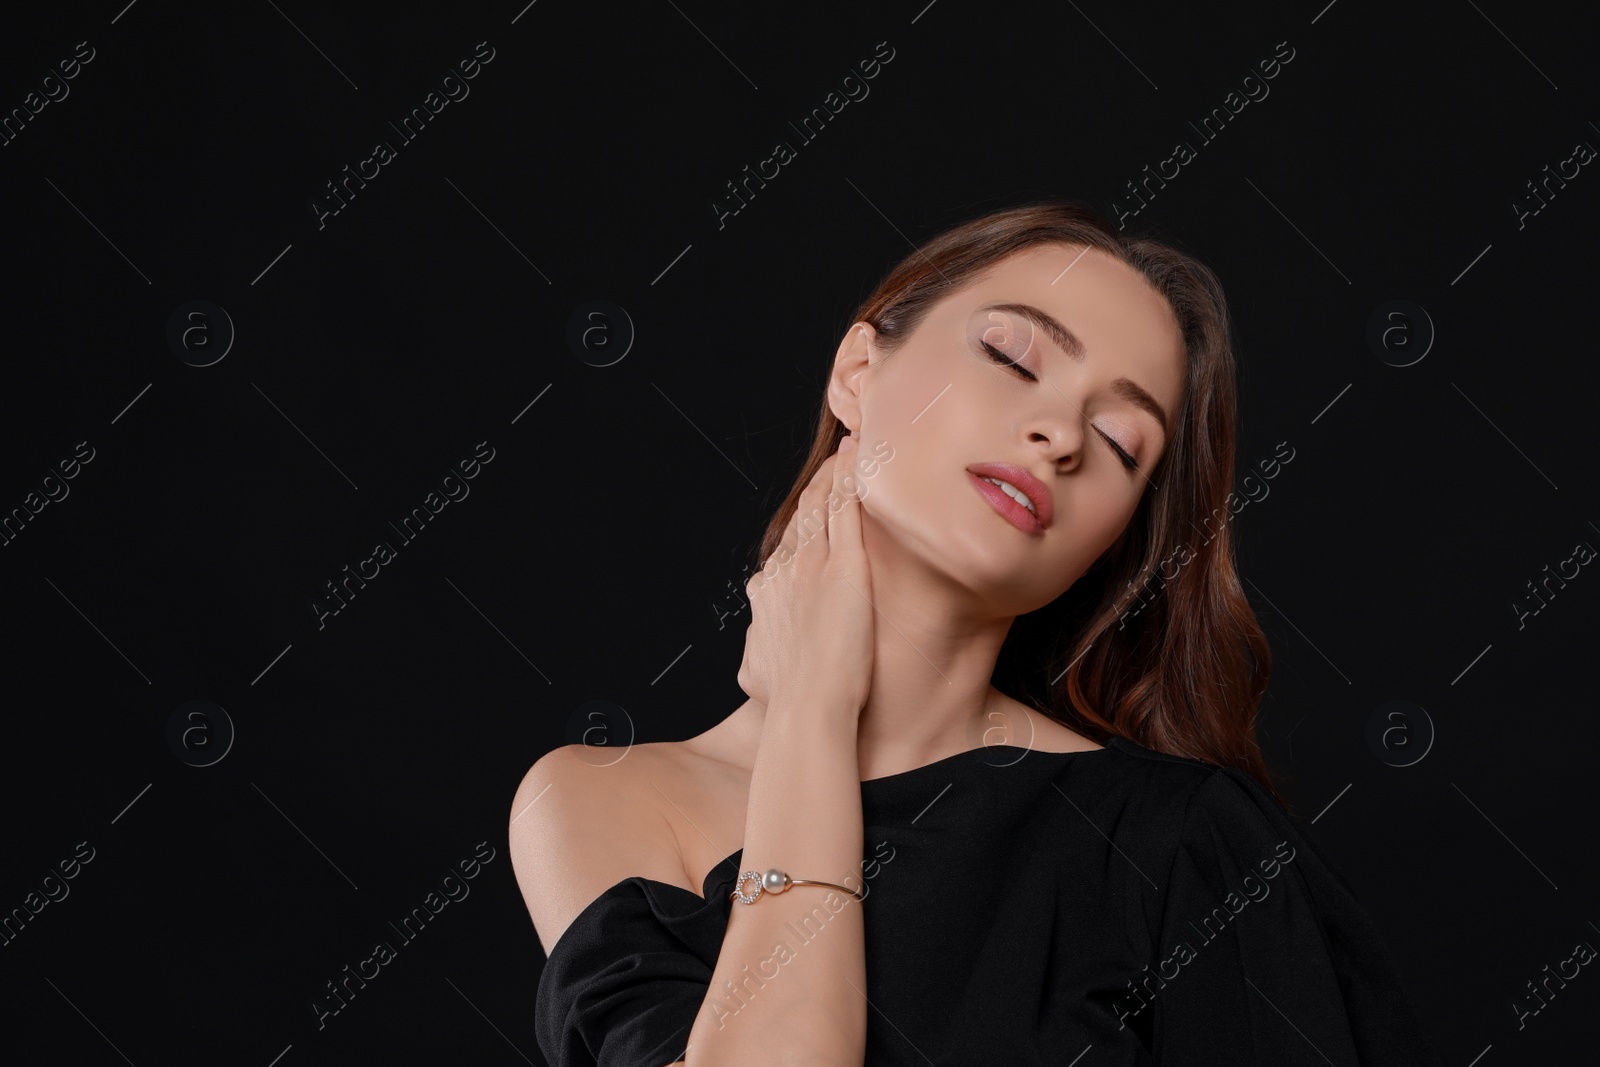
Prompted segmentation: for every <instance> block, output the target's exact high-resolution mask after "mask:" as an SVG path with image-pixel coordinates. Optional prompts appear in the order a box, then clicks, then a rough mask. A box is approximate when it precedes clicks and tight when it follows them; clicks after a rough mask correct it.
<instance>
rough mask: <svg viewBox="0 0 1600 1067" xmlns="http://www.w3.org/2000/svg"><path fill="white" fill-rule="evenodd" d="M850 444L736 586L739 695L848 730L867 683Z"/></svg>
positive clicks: (864, 575) (869, 622)
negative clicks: (839, 722) (744, 615)
mask: <svg viewBox="0 0 1600 1067" xmlns="http://www.w3.org/2000/svg"><path fill="white" fill-rule="evenodd" d="M857 451H858V450H857V448H856V439H855V438H853V437H845V438H844V439H842V440H841V441H840V442H839V449H838V451H836V452H834V454H833V455H832V456H831V457H829V459H828V460H826V461H825V462H824V463H823V464H822V466H821V467H819V468H818V469H817V473H816V474H815V475H814V476H813V477H812V479H811V483H810V484H809V485H807V486H806V488H805V489H804V490H803V491H802V492H801V494H800V502H799V506H798V507H796V508H795V513H794V517H793V519H791V520H790V522H789V527H788V529H787V530H786V531H785V532H784V535H783V540H782V541H781V542H780V543H779V545H778V548H777V550H776V551H774V552H773V553H772V555H771V557H770V558H769V559H768V560H767V561H766V565H765V566H764V567H763V568H762V569H761V570H760V571H759V572H758V573H757V574H755V575H754V576H752V577H751V579H750V580H749V581H748V582H746V583H745V592H746V594H747V595H748V597H749V600H750V609H751V621H750V628H749V630H748V631H747V632H746V633H745V640H744V661H743V662H742V663H741V664H740V665H739V688H741V689H743V690H744V691H745V693H747V694H748V695H749V696H750V697H751V698H752V699H753V700H756V701H758V702H760V703H761V704H762V705H764V706H766V707H767V708H771V707H772V706H774V704H776V705H777V706H778V707H779V708H790V707H794V706H796V704H797V703H801V702H803V703H804V705H805V706H807V707H812V708H837V709H838V710H839V713H840V714H841V715H843V716H847V717H848V719H849V722H850V723H851V724H852V725H854V723H855V722H856V721H857V719H858V717H859V716H860V714H861V709H862V708H863V707H865V706H866V703H867V694H868V693H869V692H870V690H871V686H872V657H873V628H874V619H873V607H872V575H871V573H870V570H869V568H868V565H867V554H866V549H865V548H864V547H863V545H862V540H861V500H860V480H859V476H858V475H857V474H856V470H855V467H856V455H857Z"/></svg>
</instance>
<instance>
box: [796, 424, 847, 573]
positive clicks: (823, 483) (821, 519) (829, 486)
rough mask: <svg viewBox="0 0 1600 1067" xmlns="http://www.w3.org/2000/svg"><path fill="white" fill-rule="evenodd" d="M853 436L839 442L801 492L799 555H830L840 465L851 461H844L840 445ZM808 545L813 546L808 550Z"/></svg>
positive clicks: (798, 515) (797, 516)
mask: <svg viewBox="0 0 1600 1067" xmlns="http://www.w3.org/2000/svg"><path fill="white" fill-rule="evenodd" d="M848 440H850V438H849V437H848V436H847V437H844V438H841V439H840V442H839V445H838V446H836V447H835V448H834V451H833V454H832V455H830V456H829V457H828V458H827V459H825V460H823V461H822V464H821V465H820V466H819V467H818V468H817V472H816V474H814V475H813V476H812V478H811V482H810V484H809V485H807V486H806V490H805V492H804V493H803V494H801V503H800V507H799V508H798V509H796V511H795V522H794V525H795V530H796V533H797V535H798V538H799V543H798V544H797V545H796V546H795V553H796V555H797V556H799V557H802V558H805V559H807V560H809V559H811V558H812V557H813V556H819V555H821V556H826V555H827V547H828V528H829V513H830V511H831V510H832V509H833V508H835V507H837V506H838V505H837V503H836V501H835V498H836V497H837V496H838V493H837V491H836V489H835V485H836V484H837V474H836V472H837V471H838V469H839V464H840V463H841V462H844V463H846V464H848V462H849V461H848V460H841V458H840V448H842V447H843V445H844V442H845V441H848ZM808 546H812V547H810V548H809V550H808Z"/></svg>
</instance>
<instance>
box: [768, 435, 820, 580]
mask: <svg viewBox="0 0 1600 1067" xmlns="http://www.w3.org/2000/svg"><path fill="white" fill-rule="evenodd" d="M831 474H832V469H831V463H830V461H828V460H824V461H823V463H822V464H821V465H820V466H818V467H817V469H816V472H815V473H813V474H812V476H811V480H810V481H809V482H807V483H806V487H805V489H803V490H801V492H800V499H799V500H798V501H797V502H796V504H795V509H794V514H793V515H791V516H789V523H788V525H787V526H786V527H785V528H784V531H783V538H782V539H781V540H780V541H779V542H778V547H777V549H775V550H774V551H773V554H772V555H773V562H775V563H777V565H778V566H782V565H783V564H785V563H787V562H789V561H790V560H792V559H794V557H795V554H796V553H797V552H799V550H800V548H801V546H802V545H804V544H806V543H807V542H809V541H810V540H811V539H812V537H814V536H815V535H816V534H817V533H819V532H821V528H822V527H823V526H825V524H826V520H825V513H824V512H823V511H822V509H821V506H820V505H821V502H822V501H823V500H824V499H825V497H824V495H823V494H824V493H825V492H826V491H827V487H828V486H829V484H831V478H830V476H831Z"/></svg>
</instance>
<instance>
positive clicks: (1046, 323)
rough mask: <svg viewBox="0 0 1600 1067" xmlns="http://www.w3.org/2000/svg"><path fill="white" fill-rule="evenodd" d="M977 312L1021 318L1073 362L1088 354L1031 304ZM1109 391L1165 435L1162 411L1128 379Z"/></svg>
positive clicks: (1075, 337)
mask: <svg viewBox="0 0 1600 1067" xmlns="http://www.w3.org/2000/svg"><path fill="white" fill-rule="evenodd" d="M981 310H984V311H1009V312H1011V313H1012V314H1013V315H1021V316H1022V317H1023V318H1025V319H1027V320H1028V321H1029V322H1031V323H1033V324H1034V325H1035V326H1037V327H1039V329H1041V330H1043V331H1044V332H1045V333H1046V334H1047V335H1049V337H1050V339H1051V340H1052V341H1054V342H1055V343H1056V345H1057V347H1059V348H1060V349H1061V350H1062V351H1063V352H1065V353H1066V354H1067V356H1068V357H1069V358H1070V359H1071V360H1072V361H1073V362H1075V363H1082V362H1083V361H1084V359H1085V358H1086V357H1087V356H1088V351H1087V350H1086V349H1085V348H1084V347H1083V342H1082V341H1080V340H1078V335H1077V334H1075V333H1073V332H1072V331H1071V330H1069V329H1067V328H1066V327H1065V326H1063V325H1062V324H1061V322H1060V321H1059V320H1057V319H1056V318H1055V317H1054V316H1053V315H1050V314H1048V313H1046V312H1044V311H1041V310H1039V309H1038V308H1036V307H1034V306H1033V305H1032V304H988V305H986V306H985V307H984V308H982V309H981ZM1111 391H1112V393H1114V394H1115V395H1116V396H1118V397H1119V398H1121V399H1123V400H1126V401H1127V402H1128V403H1130V404H1132V405H1134V406H1135V407H1137V408H1140V409H1141V410H1143V411H1147V412H1149V413H1150V414H1152V415H1154V416H1155V417H1156V418H1157V419H1158V420H1159V421H1160V423H1161V432H1162V433H1163V434H1169V431H1168V429H1167V412H1166V409H1165V408H1163V407H1162V406H1161V404H1160V402H1159V401H1157V400H1156V398H1155V397H1153V396H1151V395H1150V394H1149V393H1148V392H1146V391H1145V390H1144V388H1143V387H1141V386H1140V385H1139V383H1138V382H1135V381H1134V380H1133V379H1131V378H1118V379H1117V380H1116V381H1114V382H1112V383H1111Z"/></svg>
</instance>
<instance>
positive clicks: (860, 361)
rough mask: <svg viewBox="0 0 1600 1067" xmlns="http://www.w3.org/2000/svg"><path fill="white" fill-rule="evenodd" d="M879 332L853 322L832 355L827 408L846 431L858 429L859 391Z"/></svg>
mask: <svg viewBox="0 0 1600 1067" xmlns="http://www.w3.org/2000/svg"><path fill="white" fill-rule="evenodd" d="M877 339H878V331H876V330H874V329H873V328H872V326H871V325H870V324H869V323H866V322H854V323H851V324H850V329H849V330H848V331H846V333H845V335H844V340H842V341H840V342H839V349H838V351H837V352H835V353H834V355H833V370H832V372H831V373H830V374H829V375H828V407H829V408H830V409H832V411H833V414H834V417H835V418H837V419H838V420H839V421H840V422H842V423H844V425H845V428H846V429H848V430H859V429H861V391H862V386H863V384H864V381H865V375H866V372H867V370H868V369H869V368H870V367H875V366H877V361H876V360H873V359H872V358H871V357H872V352H873V343H874V342H875V341H877Z"/></svg>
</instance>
